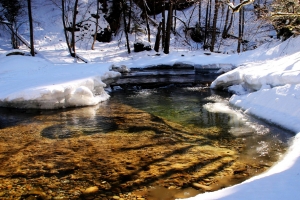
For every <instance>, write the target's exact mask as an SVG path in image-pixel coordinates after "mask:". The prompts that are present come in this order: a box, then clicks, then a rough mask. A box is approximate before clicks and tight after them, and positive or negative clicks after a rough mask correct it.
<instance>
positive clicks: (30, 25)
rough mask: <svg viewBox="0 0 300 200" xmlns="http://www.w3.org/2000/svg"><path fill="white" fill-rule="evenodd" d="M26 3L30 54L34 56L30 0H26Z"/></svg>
mask: <svg viewBox="0 0 300 200" xmlns="http://www.w3.org/2000/svg"><path fill="white" fill-rule="evenodd" d="M27 4H28V17H29V31H30V54H31V56H34V54H35V53H34V41H33V23H32V13H31V0H27Z"/></svg>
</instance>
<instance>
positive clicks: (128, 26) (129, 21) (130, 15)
mask: <svg viewBox="0 0 300 200" xmlns="http://www.w3.org/2000/svg"><path fill="white" fill-rule="evenodd" d="M129 3H130V6H129V16H128V24H127V33H128V32H130V24H131V17H132V0H130V1H129Z"/></svg>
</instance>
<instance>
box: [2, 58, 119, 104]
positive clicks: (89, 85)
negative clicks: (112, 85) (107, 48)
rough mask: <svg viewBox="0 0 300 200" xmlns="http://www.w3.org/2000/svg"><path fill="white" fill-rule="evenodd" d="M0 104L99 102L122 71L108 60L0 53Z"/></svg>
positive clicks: (105, 98) (104, 98) (103, 98)
mask: <svg viewBox="0 0 300 200" xmlns="http://www.w3.org/2000/svg"><path fill="white" fill-rule="evenodd" d="M0 65H1V69H0V75H1V79H0V87H1V93H0V106H10V107H17V108H35V109H54V108H65V107H76V106H89V105H96V104H98V103H99V102H101V101H105V100H107V99H108V98H109V95H108V94H107V92H105V91H104V87H105V86H106V84H105V83H104V82H106V81H107V82H109V81H110V79H113V78H117V77H119V76H120V73H118V72H113V71H108V67H109V65H108V64H85V67H83V66H82V64H71V65H70V64H69V65H68V64H65V65H59V64H53V63H50V62H48V61H46V60H44V59H42V58H37V57H36V58H33V57H29V56H3V55H2V56H1V57H0Z"/></svg>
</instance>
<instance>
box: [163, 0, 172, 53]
mask: <svg viewBox="0 0 300 200" xmlns="http://www.w3.org/2000/svg"><path fill="white" fill-rule="evenodd" d="M172 13H173V3H172V2H171V0H169V10H168V19H167V27H166V41H165V47H164V53H165V54H169V52H170V41H171V27H172V19H173V16H172Z"/></svg>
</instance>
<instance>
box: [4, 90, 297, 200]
mask: <svg viewBox="0 0 300 200" xmlns="http://www.w3.org/2000/svg"><path fill="white" fill-rule="evenodd" d="M110 95H111V98H110V99H109V100H108V101H106V102H103V103H101V104H99V105H97V106H94V107H84V108H76V109H65V110H48V111H47V110H42V111H38V110H17V109H10V108H1V109H0V163H1V168H0V199H103V200H107V199H135V200H136V199H140V200H142V199H150V200H151V199H152V200H160V199H161V200H169V199H175V198H186V197H190V196H195V195H196V194H198V193H202V192H206V191H215V190H218V189H221V188H224V187H228V186H230V185H234V184H237V183H240V182H242V181H244V180H246V179H248V178H250V177H252V176H255V175H257V174H259V173H262V172H264V171H265V170H267V169H268V168H269V167H270V166H272V165H273V164H274V163H275V162H277V161H278V160H279V159H280V158H281V157H282V156H283V154H284V153H285V151H286V149H287V147H288V141H289V139H290V138H291V137H293V134H292V133H290V132H287V131H285V130H282V129H280V128H279V127H276V126H274V125H270V124H267V123H265V122H264V121H261V120H259V119H256V118H253V117H250V116H247V115H245V114H243V113H242V112H240V111H239V110H236V109H234V108H231V107H230V106H229V105H228V98H229V94H227V93H223V92H214V91H211V90H210V89H209V88H205V87H185V88H175V87H166V88H159V89H151V90H146V89H143V90H129V91H125V90H115V91H112V92H111V94H110Z"/></svg>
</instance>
